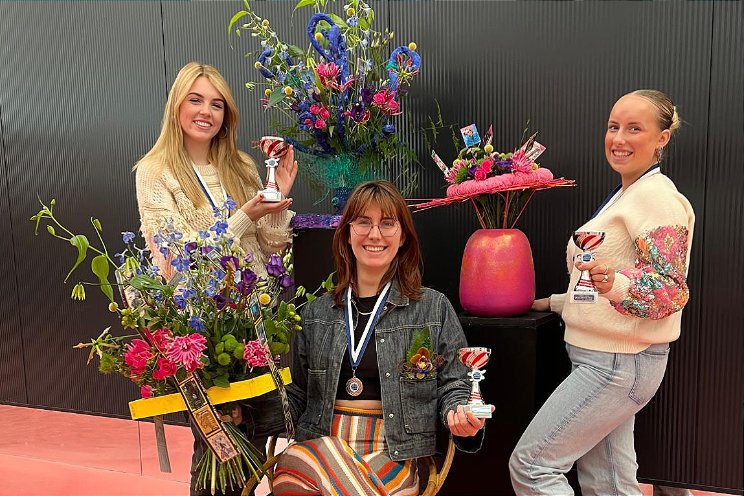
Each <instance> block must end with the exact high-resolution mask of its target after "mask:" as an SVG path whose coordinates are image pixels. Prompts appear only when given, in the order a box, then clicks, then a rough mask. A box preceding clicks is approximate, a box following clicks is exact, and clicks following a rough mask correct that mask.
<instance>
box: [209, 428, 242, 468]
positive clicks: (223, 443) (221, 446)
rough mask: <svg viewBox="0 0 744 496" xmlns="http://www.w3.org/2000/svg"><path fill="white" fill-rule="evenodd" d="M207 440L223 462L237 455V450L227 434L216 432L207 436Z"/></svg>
mask: <svg viewBox="0 0 744 496" xmlns="http://www.w3.org/2000/svg"><path fill="white" fill-rule="evenodd" d="M207 442H208V443H209V445H210V446H211V447H212V449H213V450H214V452H215V453H216V454H217V457H218V458H219V459H220V461H221V462H223V463H224V462H226V461H227V460H229V459H231V458H234V457H236V456H238V451H237V450H236V449H235V446H233V444H232V443H231V442H230V440H229V439H228V438H227V435H225V433H224V432H222V431H219V432H217V434H215V435H214V436H210V437H208V438H207Z"/></svg>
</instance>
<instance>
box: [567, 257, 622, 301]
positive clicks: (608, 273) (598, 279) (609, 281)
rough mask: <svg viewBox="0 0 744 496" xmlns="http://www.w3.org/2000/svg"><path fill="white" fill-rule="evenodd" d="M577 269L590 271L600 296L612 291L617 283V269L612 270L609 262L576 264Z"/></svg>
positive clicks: (597, 261) (598, 261)
mask: <svg viewBox="0 0 744 496" xmlns="http://www.w3.org/2000/svg"><path fill="white" fill-rule="evenodd" d="M576 268H577V269H579V270H588V271H589V275H590V276H591V277H592V281H594V286H595V287H596V288H597V291H598V292H599V294H604V293H606V292H608V291H609V290H611V289H612V285H613V284H614V282H615V269H613V268H612V266H611V265H610V261H609V260H593V261H591V262H587V263H581V262H576Z"/></svg>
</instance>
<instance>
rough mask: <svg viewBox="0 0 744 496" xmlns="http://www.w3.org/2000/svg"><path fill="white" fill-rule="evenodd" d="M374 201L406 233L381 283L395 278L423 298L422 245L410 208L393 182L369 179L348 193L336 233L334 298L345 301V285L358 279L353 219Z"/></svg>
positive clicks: (404, 288) (408, 292)
mask: <svg viewBox="0 0 744 496" xmlns="http://www.w3.org/2000/svg"><path fill="white" fill-rule="evenodd" d="M373 205H374V206H377V207H379V208H380V210H381V211H382V215H383V216H384V217H390V218H393V219H395V220H396V221H398V223H399V224H400V229H401V235H402V236H403V245H402V246H401V247H400V249H399V250H398V253H397V254H396V256H395V258H394V259H393V261H392V262H391V264H390V267H389V268H388V270H387V272H385V275H384V276H383V278H382V281H380V287H382V286H383V285H384V284H386V283H387V282H388V281H391V280H393V279H395V280H397V281H398V284H399V286H400V290H401V293H402V294H403V295H405V296H407V297H408V298H410V299H412V300H419V299H421V295H420V293H421V271H422V266H421V265H422V264H421V248H420V247H419V240H418V235H417V234H416V228H415V227H414V225H413V218H412V217H411V211H410V210H409V209H408V205H406V201H405V199H404V198H403V195H401V194H400V191H398V188H396V187H395V185H394V184H393V183H391V182H389V181H369V182H366V183H362V184H360V185H359V186H358V187H357V188H356V189H355V190H354V192H353V193H352V194H351V196H350V197H349V200H348V202H347V203H346V208H345V210H344V213H343V215H342V216H341V220H340V221H339V224H338V227H337V228H336V233H335V234H334V236H333V259H334V261H335V262H336V278H337V281H338V283H337V284H336V287H335V288H334V289H333V300H334V302H335V303H336V304H337V305H341V304H342V303H343V298H344V292H345V291H346V288H348V287H349V285H351V284H354V283H355V282H356V268H357V267H356V258H355V257H354V252H353V251H352V249H351V244H350V243H349V236H350V234H351V223H352V222H353V221H355V220H356V219H358V218H359V217H361V216H363V215H364V212H365V210H367V208H369V207H370V206H373ZM378 289H379V288H378Z"/></svg>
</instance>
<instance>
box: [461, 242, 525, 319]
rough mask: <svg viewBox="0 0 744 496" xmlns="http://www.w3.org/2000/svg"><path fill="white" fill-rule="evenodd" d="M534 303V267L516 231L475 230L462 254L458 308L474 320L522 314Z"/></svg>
mask: <svg viewBox="0 0 744 496" xmlns="http://www.w3.org/2000/svg"><path fill="white" fill-rule="evenodd" d="M534 299H535V266H534V263H533V262H532V249H531V248H530V242H529V240H528V239H527V236H525V235H524V233H523V232H522V231H520V230H519V229H479V230H477V231H475V232H474V233H473V235H472V236H470V239H468V242H467V244H466V245H465V251H464V252H463V254H462V268H461V270H460V304H461V305H462V308H463V310H465V311H466V312H467V313H469V314H471V315H475V316H478V317H512V316H515V315H521V314H523V313H526V312H527V311H528V310H529V309H530V307H531V306H532V302H533V300H534Z"/></svg>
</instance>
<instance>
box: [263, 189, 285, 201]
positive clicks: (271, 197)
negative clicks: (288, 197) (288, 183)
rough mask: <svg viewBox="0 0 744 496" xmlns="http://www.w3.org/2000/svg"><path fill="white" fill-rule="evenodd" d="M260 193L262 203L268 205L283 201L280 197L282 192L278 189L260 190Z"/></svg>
mask: <svg viewBox="0 0 744 496" xmlns="http://www.w3.org/2000/svg"><path fill="white" fill-rule="evenodd" d="M260 193H261V194H262V195H263V200H262V201H265V202H268V203H276V202H280V201H282V200H283V199H284V198H283V196H282V192H281V191H279V190H278V189H262V190H261V191H260Z"/></svg>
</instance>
